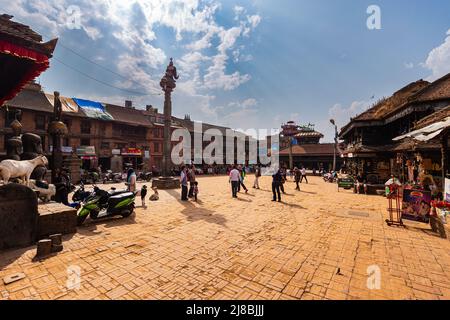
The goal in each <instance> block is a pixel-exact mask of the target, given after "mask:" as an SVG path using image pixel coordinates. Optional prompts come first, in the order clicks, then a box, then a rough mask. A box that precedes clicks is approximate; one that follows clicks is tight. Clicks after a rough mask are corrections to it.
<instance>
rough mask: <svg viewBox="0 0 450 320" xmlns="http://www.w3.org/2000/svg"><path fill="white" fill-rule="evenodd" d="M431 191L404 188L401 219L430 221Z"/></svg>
mask: <svg viewBox="0 0 450 320" xmlns="http://www.w3.org/2000/svg"><path fill="white" fill-rule="evenodd" d="M430 210H431V191H424V190H414V189H410V190H407V189H405V190H404V191H403V206H402V219H405V220H413V221H419V222H425V223H428V222H429V221H430Z"/></svg>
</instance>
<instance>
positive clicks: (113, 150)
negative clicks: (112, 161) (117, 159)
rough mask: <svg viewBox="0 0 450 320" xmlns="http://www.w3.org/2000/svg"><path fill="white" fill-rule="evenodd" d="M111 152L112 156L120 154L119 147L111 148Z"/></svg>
mask: <svg viewBox="0 0 450 320" xmlns="http://www.w3.org/2000/svg"><path fill="white" fill-rule="evenodd" d="M112 154H113V155H114V156H118V155H120V149H112Z"/></svg>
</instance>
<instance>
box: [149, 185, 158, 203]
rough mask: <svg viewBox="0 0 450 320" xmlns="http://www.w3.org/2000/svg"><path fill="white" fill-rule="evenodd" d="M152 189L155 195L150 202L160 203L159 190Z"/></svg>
mask: <svg viewBox="0 0 450 320" xmlns="http://www.w3.org/2000/svg"><path fill="white" fill-rule="evenodd" d="M152 189H153V191H154V192H155V193H154V194H152V195H151V196H150V201H158V200H159V193H158V188H152Z"/></svg>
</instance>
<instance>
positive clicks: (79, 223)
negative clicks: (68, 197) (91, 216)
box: [77, 215, 87, 226]
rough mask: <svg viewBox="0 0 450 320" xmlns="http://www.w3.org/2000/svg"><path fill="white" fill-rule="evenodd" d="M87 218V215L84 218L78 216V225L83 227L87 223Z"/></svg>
mask: <svg viewBox="0 0 450 320" xmlns="http://www.w3.org/2000/svg"><path fill="white" fill-rule="evenodd" d="M86 218H87V215H86V216H82V217H80V216H78V217H77V225H78V226H81V225H82V224H83V223H84V222H85V221H86Z"/></svg>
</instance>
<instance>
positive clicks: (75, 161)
mask: <svg viewBox="0 0 450 320" xmlns="http://www.w3.org/2000/svg"><path fill="white" fill-rule="evenodd" d="M63 163H64V167H66V168H68V169H69V172H70V178H71V180H72V183H75V184H77V183H79V182H80V181H81V171H80V168H81V159H80V158H79V157H78V156H77V155H76V154H75V153H72V155H71V156H70V157H67V158H66V159H64V162H63Z"/></svg>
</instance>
